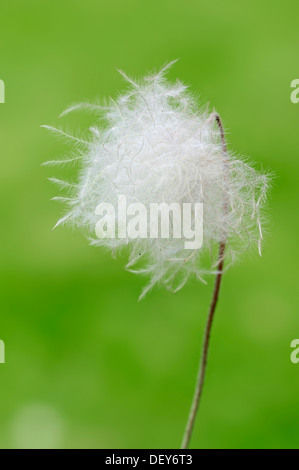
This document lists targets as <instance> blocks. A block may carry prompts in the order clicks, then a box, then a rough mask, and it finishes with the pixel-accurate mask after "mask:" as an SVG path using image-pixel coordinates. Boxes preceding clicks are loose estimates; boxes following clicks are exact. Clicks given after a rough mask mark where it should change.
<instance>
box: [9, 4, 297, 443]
mask: <svg viewBox="0 0 299 470" xmlns="http://www.w3.org/2000/svg"><path fill="white" fill-rule="evenodd" d="M0 10H1V29H0V78H1V79H2V80H4V81H5V84H6V103H5V104H1V105H0V153H1V175H0V177H1V185H0V205H1V221H2V223H1V232H0V234H1V235H0V236H1V244H0V246H1V248H0V249H1V274H0V277H1V279H0V282H1V284H0V285H1V298H0V302H1V304H0V305H1V317H0V318H1V320H0V338H1V339H2V340H4V342H5V346H6V364H0V446H1V448H19V447H21V448H24V447H25V448H26V447H33V448H37V447H49V448H65V447H66V448H176V447H178V446H179V445H180V441H181V437H182V433H183V429H184V426H185V421H186V418H187V414H188V411H189V406H190V403H191V398H192V394H193V387H194V381H195V375H196V370H197V365H198V359H199V353H200V349H201V337H202V333H203V328H204V322H205V317H206V313H207V308H208V305H209V299H210V296H211V290H212V279H210V282H209V284H208V286H204V285H201V284H199V283H195V282H193V283H192V282H191V283H189V284H188V285H187V286H186V287H185V288H184V289H183V290H182V291H180V292H179V293H177V294H176V295H172V294H170V293H167V292H166V291H165V290H162V289H156V290H154V291H153V292H152V293H150V294H149V295H148V296H147V297H146V299H145V300H143V301H142V302H139V303H138V301H137V299H138V296H139V294H140V291H141V289H142V286H143V285H144V283H145V280H144V279H142V278H139V277H137V276H134V275H133V274H130V273H128V272H126V271H125V270H124V269H123V268H124V264H125V258H124V257H121V258H119V259H117V260H114V259H112V257H111V255H110V254H109V253H106V252H104V251H101V250H99V249H97V248H93V247H90V246H89V245H88V242H87V241H86V239H85V238H84V236H82V235H81V234H80V233H77V232H72V231H71V230H70V229H68V228H59V229H57V230H55V231H54V232H51V228H52V226H53V225H54V224H55V222H56V221H57V219H58V218H59V216H60V215H61V212H62V208H61V206H60V205H59V204H58V203H55V202H51V201H50V198H51V197H52V196H54V195H56V188H55V187H54V186H52V185H51V184H50V183H49V182H48V181H47V179H46V178H47V177H49V176H57V177H59V176H60V170H59V169H57V168H46V167H41V166H40V165H41V163H42V162H44V161H46V160H51V159H53V158H56V157H60V156H61V155H63V153H64V152H69V151H70V148H69V147H68V146H67V145H65V144H63V143H62V142H60V141H58V140H57V139H56V138H55V137H53V135H50V134H47V133H46V132H45V131H44V130H43V129H40V127H39V126H40V125H41V124H52V125H61V126H63V127H64V128H69V129H72V130H74V131H76V130H77V129H82V130H83V129H85V128H86V127H88V126H89V125H90V124H91V123H92V122H93V121H94V118H93V117H92V116H88V115H87V116H86V115H85V114H84V113H83V114H81V113H75V114H74V115H73V116H71V115H70V116H68V117H65V118H63V119H61V120H58V118H57V116H58V115H59V113H60V112H61V111H62V110H63V109H65V107H66V106H68V105H69V104H72V103H74V102H80V101H84V100H87V101H91V102H92V101H96V100H97V99H101V98H103V97H106V96H109V95H111V96H114V97H115V96H116V95H117V94H118V92H119V91H121V90H122V89H123V88H124V83H123V80H122V78H121V77H120V76H119V75H118V73H117V72H116V70H115V68H116V67H117V68H121V69H123V70H125V71H126V72H127V73H128V74H131V75H132V76H139V75H142V74H144V73H147V72H149V71H152V70H153V69H158V68H159V67H160V66H161V65H163V64H164V63H165V62H167V61H169V60H172V59H174V58H177V57H179V58H180V61H179V62H178V63H177V64H176V65H175V66H174V67H173V68H172V69H171V71H170V72H169V77H170V78H171V79H174V78H176V77H179V78H180V79H182V80H183V81H184V82H185V83H188V84H190V86H191V88H192V90H193V91H195V92H196V93H198V94H199V95H200V99H201V101H202V102H203V103H206V102H209V103H210V106H211V108H212V107H214V106H215V107H216V109H217V110H218V111H219V112H220V113H221V115H222V118H223V120H224V123H225V126H226V128H227V129H228V137H229V145H230V148H233V149H234V150H236V151H237V152H238V153H241V154H245V155H249V156H251V157H252V159H253V160H254V161H256V163H257V167H259V165H261V166H262V167H263V168H264V169H266V170H267V171H273V172H274V173H275V175H276V177H275V180H274V185H273V189H272V191H271V197H270V200H269V205H268V213H269V220H268V224H267V230H266V232H267V234H266V237H265V238H266V240H265V244H264V255H263V257H262V258H259V256H258V255H257V253H253V254H252V255H251V256H247V257H246V258H245V259H243V261H242V262H241V263H239V264H237V265H235V266H234V267H233V268H232V269H231V270H230V271H229V272H228V273H227V274H226V275H225V278H224V282H223V290H222V293H221V301H220V304H219V308H218V310H217V314H216V318H215V323H214V328H213V333H212V344H211V354H210V358H209V367H208V372H207V381H206V385H205V390H204V395H203V400H202V404H201V408H200V413H199V416H198V420H197V423H196V428H195V432H194V435H193V439H192V445H191V447H195V448H276V447H279V448H289V447H290V448H296V447H298V442H299V441H298V422H299V406H298V405H299V364H297V365H296V364H292V363H291V361H290V353H291V348H290V343H291V340H292V339H294V338H297V337H299V321H298V307H297V295H298V287H297V282H298V281H297V279H298V272H297V246H298V243H297V240H298V221H297V204H298V182H297V180H298V176H297V174H298V169H299V155H298V148H299V136H298V123H299V103H298V104H297V105H296V104H293V103H291V101H290V93H291V88H290V83H291V81H292V80H293V79H295V78H299V70H298V51H299V35H298V14H299V6H298V2H297V1H295V0H294V1H290V0H286V1H284V2H273V1H270V0H266V1H260V0H253V1H251V2H240V1H232V0H227V1H226V2H223V1H219V0H218V1H217V0H214V1H213V2H211V1H207V0H206V1H195V0H193V1H191V0H185V1H182V0H181V1H178V0H169V1H165V0H159V1H158V0H151V1H137V0H125V1H121V0H118V1H113V0H109V1H108V0H107V1H95V0H84V1H78V0H72V1H61V0H60V1H57V0H52V1H43V2H41V1H33V0H27V1H26V2H24V1H21V0H18V1H16V0H11V1H9V2H4V1H2V2H1V7H0ZM69 171H70V173H72V171H73V170H69ZM68 174H69V173H68Z"/></svg>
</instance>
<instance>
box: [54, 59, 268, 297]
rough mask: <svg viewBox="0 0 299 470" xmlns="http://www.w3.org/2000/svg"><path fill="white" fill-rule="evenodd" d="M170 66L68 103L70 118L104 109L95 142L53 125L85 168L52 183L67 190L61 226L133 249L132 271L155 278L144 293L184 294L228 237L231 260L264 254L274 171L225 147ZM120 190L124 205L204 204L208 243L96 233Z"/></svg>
mask: <svg viewBox="0 0 299 470" xmlns="http://www.w3.org/2000/svg"><path fill="white" fill-rule="evenodd" d="M166 69H167V67H165V68H164V69H162V70H161V71H160V72H159V73H158V74H156V75H154V76H150V77H146V78H144V79H143V80H140V81H138V82H135V81H132V80H131V79H129V78H128V77H126V76H125V75H124V74H123V75H124V76H125V78H126V80H127V81H128V82H129V87H130V89H129V91H128V92H127V93H125V94H123V95H121V96H120V97H119V98H118V99H116V100H115V101H114V100H111V102H110V104H109V105H108V106H106V107H103V108H102V107H99V106H95V105H89V104H84V105H82V106H80V105H76V106H74V107H72V108H69V110H67V111H66V112H65V113H64V114H66V113H67V112H69V111H72V110H74V109H77V108H79V107H83V108H91V109H92V110H95V111H98V112H99V114H100V116H99V119H98V121H97V122H96V124H95V126H94V127H93V128H92V129H90V139H88V141H85V140H81V139H79V138H77V137H73V136H70V135H68V134H66V133H64V132H63V131H60V130H58V129H56V130H55V129H53V128H49V127H48V128H49V129H52V130H55V131H56V132H58V133H60V134H61V135H63V136H66V137H70V138H71V139H72V140H73V141H74V143H75V152H74V155H73V156H72V157H71V158H69V159H68V161H77V162H79V163H80V165H81V170H80V174H79V178H78V181H77V182H76V183H72V184H69V183H63V182H61V181H58V180H54V182H56V183H58V184H60V185H61V186H62V187H63V188H65V189H66V190H68V192H69V195H68V196H69V197H66V198H60V199H62V200H64V201H65V202H66V203H67V206H68V211H67V213H66V215H65V216H64V217H63V218H62V219H60V221H59V222H58V224H60V223H63V222H71V223H72V224H73V225H75V226H76V227H79V228H81V229H84V231H85V232H86V233H87V234H88V235H89V237H90V238H91V239H92V243H93V244H94V245H101V246H106V247H109V248H111V249H113V250H115V249H117V248H121V247H123V246H128V247H129V252H130V255H129V262H128V265H127V267H128V268H129V269H131V270H134V272H141V273H145V274H148V275H149V276H150V283H149V285H148V286H147V287H146V289H145V290H144V291H143V294H142V295H144V294H145V292H146V291H147V290H148V289H149V288H151V287H152V286H153V285H154V284H156V283H163V284H164V285H165V286H166V287H167V288H169V289H171V290H177V289H179V288H181V287H182V286H183V285H184V284H185V282H186V281H187V279H188V277H189V276H190V275H195V276H196V277H198V278H200V279H202V278H203V276H204V275H205V274H206V273H208V272H213V271H214V272H215V267H217V263H216V259H214V252H215V247H216V246H218V244H219V243H220V242H225V243H226V247H227V248H226V258H227V259H226V263H225V264H226V266H228V265H229V262H228V261H230V262H231V261H233V260H234V259H235V258H236V257H237V255H238V254H240V253H241V252H243V251H244V250H246V249H247V248H248V247H249V246H250V245H252V244H255V243H256V244H257V245H258V247H259V251H260V243H261V239H262V229H261V221H260V213H261V208H262V204H263V202H264V199H265V193H266V189H267V186H268V178H267V176H265V175H263V174H260V173H258V172H256V171H255V170H254V169H253V168H251V167H250V166H249V165H248V164H247V163H246V162H245V161H244V159H240V158H237V157H235V156H234V155H233V154H231V153H229V152H228V153H224V152H223V148H222V146H221V140H220V132H219V129H218V127H217V125H216V123H215V120H213V119H210V118H209V115H208V112H207V110H205V109H199V108H198V107H197V105H196V102H195V100H194V99H193V97H192V96H191V95H190V93H189V92H188V90H187V87H186V86H184V85H183V84H182V83H181V82H179V81H177V82H176V83H169V82H167V81H166V79H165V76H164V75H165V71H166ZM46 127H47V126H46ZM120 195H125V196H126V200H127V204H130V203H136V202H140V203H142V204H144V205H145V206H146V207H147V208H149V205H150V204H151V203H155V202H156V203H163V202H165V203H168V204H171V203H174V202H176V203H178V204H179V205H180V207H182V206H183V204H184V203H191V204H195V203H198V202H200V203H203V213H204V217H203V245H202V247H201V248H200V249H195V250H190V249H186V248H185V245H184V243H185V241H186V240H185V239H184V238H174V237H170V238H169V239H165V238H162V237H159V238H156V239H153V238H149V237H148V238H138V239H134V240H132V239H130V238H128V237H127V238H118V237H117V236H116V237H115V238H105V239H103V238H102V239H99V238H97V237H96V236H95V226H96V223H97V220H98V217H97V215H96V212H95V211H96V207H97V206H98V204H99V203H101V202H109V203H111V204H113V205H114V206H117V200H118V196H120ZM115 222H116V226H117V224H118V222H119V220H118V214H116V220H115ZM194 222H195V221H194Z"/></svg>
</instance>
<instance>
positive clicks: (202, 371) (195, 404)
mask: <svg viewBox="0 0 299 470" xmlns="http://www.w3.org/2000/svg"><path fill="white" fill-rule="evenodd" d="M209 120H210V121H212V120H213V121H214V120H215V121H216V122H217V125H218V127H219V130H220V137H221V144H222V150H223V153H224V156H226V143H225V137H224V129H223V125H222V121H221V118H220V116H219V114H217V113H212V114H211V116H210V118H209ZM226 210H227V207H226V202H225V201H224V212H226ZM224 253H225V242H221V243H220V245H219V253H218V265H217V267H218V271H217V275H216V279H215V285H214V291H213V297H212V302H211V305H210V309H209V313H208V318H207V323H206V328H205V333H204V338H203V348H202V355H201V359H200V363H199V369H198V375H197V380H196V387H195V391H194V396H193V401H192V405H191V409H190V413H189V417H188V421H187V425H186V429H185V433H184V437H183V441H182V445H181V449H188V447H189V443H190V439H191V435H192V431H193V428H194V423H195V419H196V415H197V412H198V408H199V403H200V399H201V396H202V390H203V386H204V381H205V375H206V368H207V359H208V352H209V344H210V335H211V328H212V323H213V319H214V314H215V309H216V305H217V301H218V297H219V291H220V285H221V280H222V274H223V264H224Z"/></svg>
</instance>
